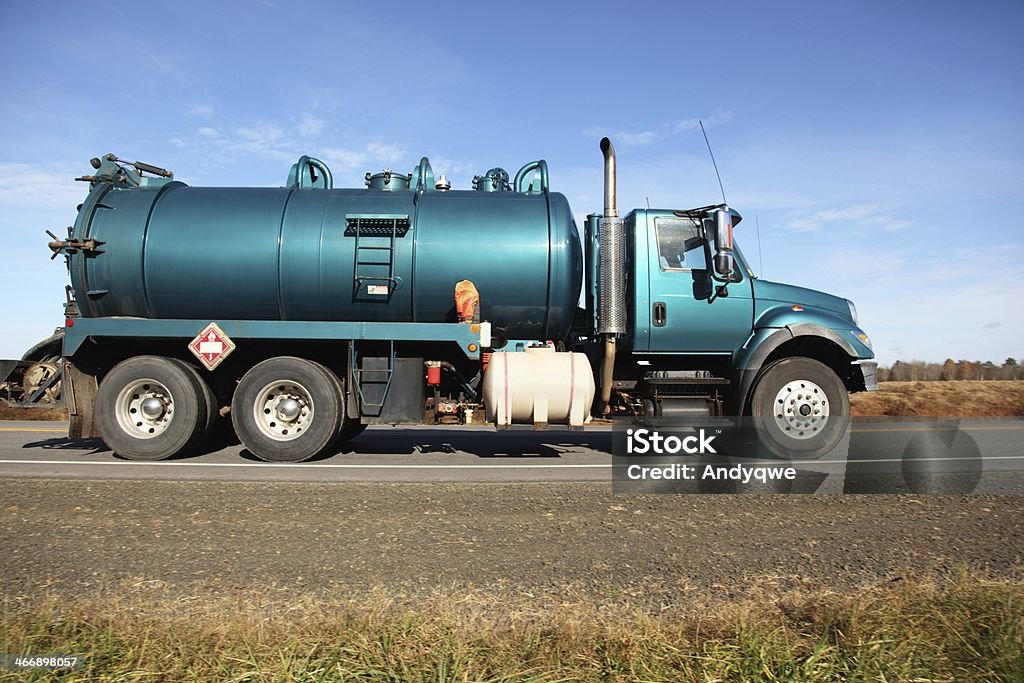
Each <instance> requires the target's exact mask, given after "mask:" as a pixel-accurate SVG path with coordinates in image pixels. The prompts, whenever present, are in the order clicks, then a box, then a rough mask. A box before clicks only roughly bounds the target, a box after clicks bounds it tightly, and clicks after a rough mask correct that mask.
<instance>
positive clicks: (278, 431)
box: [252, 380, 313, 441]
mask: <svg viewBox="0 0 1024 683" xmlns="http://www.w3.org/2000/svg"><path fill="white" fill-rule="evenodd" d="M252 410H253V419H254V421H255V422H256V426H257V427H258V428H259V430H260V432H261V433H263V435H264V436H267V437H269V438H271V439H273V440H274V441H291V440H292V439H297V438H299V437H300V436H302V434H303V433H304V432H305V431H306V429H307V428H308V427H309V425H310V423H311V422H312V421H313V398H312V396H311V395H310V393H309V391H308V390H307V389H306V388H305V387H304V386H302V385H301V384H299V383H298V382H293V381H291V380H278V381H276V382H271V383H270V384H267V385H266V386H265V387H263V388H262V389H260V390H259V392H257V394H256V400H255V401H254V402H253V406H252Z"/></svg>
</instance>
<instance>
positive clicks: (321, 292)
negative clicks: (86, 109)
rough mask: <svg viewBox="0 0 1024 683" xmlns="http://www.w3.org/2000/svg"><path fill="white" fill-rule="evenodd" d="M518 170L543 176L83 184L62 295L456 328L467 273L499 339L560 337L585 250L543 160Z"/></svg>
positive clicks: (97, 307) (142, 312) (210, 315)
mask: <svg viewBox="0 0 1024 683" xmlns="http://www.w3.org/2000/svg"><path fill="white" fill-rule="evenodd" d="M111 157H112V155H111ZM304 158H305V157H304ZM300 162H301V160H300ZM105 163H106V162H105ZM528 167H530V168H531V169H532V170H536V171H537V173H534V174H533V175H534V176H537V177H538V179H539V180H540V181H541V182H537V183H530V184H529V185H527V183H526V181H525V180H522V181H521V180H520V178H519V175H521V174H522V172H521V174H518V175H517V179H516V184H515V185H513V186H507V185H506V187H505V189H504V191H486V192H485V191H472V190H464V191H458V190H456V191H439V190H437V189H435V187H434V185H433V175H432V173H431V172H430V170H429V163H428V162H427V160H426V159H424V160H423V161H421V163H420V167H419V168H418V169H417V171H416V172H414V174H411V175H410V176H396V179H397V180H396V181H395V182H392V181H391V177H390V174H391V172H390V171H387V172H386V173H387V174H389V177H388V178H387V180H388V182H384V178H383V177H382V175H381V174H377V176H373V177H372V180H371V176H370V174H367V188H366V189H333V188H326V187H301V186H299V183H298V182H292V179H291V178H290V179H289V181H290V183H291V185H292V186H290V187H283V188H238V187H189V186H187V185H185V184H184V183H181V182H177V181H173V180H172V181H170V182H164V183H156V184H153V185H152V186H145V184H143V185H141V186H131V185H126V184H125V183H119V182H107V181H103V180H102V178H100V179H98V180H97V179H94V181H93V186H92V189H91V191H90V193H89V196H88V197H87V199H86V201H85V202H84V203H83V204H82V206H81V208H80V209H79V215H78V219H77V221H76V223H75V226H74V228H73V229H72V234H71V236H70V237H71V238H72V239H73V240H77V241H78V242H79V243H89V244H91V245H93V246H92V247H91V248H90V249H82V250H80V251H74V252H71V253H69V254H68V266H69V269H70V273H71V282H72V286H73V287H74V290H75V294H76V298H77V300H78V302H79V307H80V309H81V311H82V315H84V316H87V317H103V316H134V317H142V318H184V319H210V320H223V319H233V320H303V321H318V320H326V321H366V322H384V321H386V322H455V321H456V320H457V318H456V312H455V303H454V298H453V293H454V288H455V284H456V283H457V282H459V281H461V280H471V281H472V282H473V283H474V284H475V285H476V287H477V289H478V290H479V293H480V314H481V319H483V320H489V321H490V322H491V323H492V324H493V325H494V326H495V327H497V328H504V330H505V334H506V335H507V337H508V338H511V339H527V340H531V339H532V340H548V339H551V340H559V339H564V338H565V337H566V335H567V334H568V332H569V328H570V325H571V323H572V319H573V315H574V313H575V310H576V307H577V302H578V300H579V293H580V286H581V281H582V273H583V254H582V250H581V246H580V240H579V235H578V232H577V229H576V225H575V222H574V220H573V216H572V212H571V210H570V208H569V204H568V202H567V201H566V199H565V197H564V196H563V195H562V194H559V193H557V192H550V191H549V190H548V188H547V167H546V165H544V164H543V162H533V165H532V166H531V165H529V164H528V165H527V166H526V167H524V170H526V169H527V168H528ZM293 171H294V168H293ZM540 171H542V173H541V172H540ZM413 177H415V178H416V179H417V182H414V183H411V184H410V183H408V182H405V181H406V180H409V179H411V178H413ZM506 177H507V176H506ZM425 181H429V182H425ZM438 188H443V185H442V184H439V185H438Z"/></svg>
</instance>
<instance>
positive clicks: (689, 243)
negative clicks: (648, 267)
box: [654, 217, 708, 270]
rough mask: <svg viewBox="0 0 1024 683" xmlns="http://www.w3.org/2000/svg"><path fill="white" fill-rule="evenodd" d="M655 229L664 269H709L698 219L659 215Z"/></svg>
mask: <svg viewBox="0 0 1024 683" xmlns="http://www.w3.org/2000/svg"><path fill="white" fill-rule="evenodd" d="M654 230H655V233H656V235H657V238H658V263H659V264H661V269H662V270H707V267H708V265H707V260H706V258H705V254H704V242H703V240H702V239H701V235H700V228H699V227H698V225H697V223H696V221H693V220H690V219H688V218H676V217H659V218H655V219H654Z"/></svg>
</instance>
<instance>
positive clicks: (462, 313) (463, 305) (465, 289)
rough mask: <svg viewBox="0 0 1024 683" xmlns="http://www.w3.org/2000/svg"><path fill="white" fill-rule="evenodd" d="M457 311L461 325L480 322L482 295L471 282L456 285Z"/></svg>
mask: <svg viewBox="0 0 1024 683" xmlns="http://www.w3.org/2000/svg"><path fill="white" fill-rule="evenodd" d="M455 311H456V313H457V314H458V316H459V322H460V323H478V322H480V293H479V292H477V291H476V285H474V284H473V282H472V281H471V280H462V281H461V282H457V283H456V284H455Z"/></svg>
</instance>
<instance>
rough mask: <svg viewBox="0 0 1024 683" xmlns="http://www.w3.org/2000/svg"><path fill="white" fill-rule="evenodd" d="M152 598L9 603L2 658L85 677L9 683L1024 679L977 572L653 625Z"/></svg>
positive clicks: (478, 609) (1015, 590)
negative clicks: (47, 663)
mask: <svg viewBox="0 0 1024 683" xmlns="http://www.w3.org/2000/svg"><path fill="white" fill-rule="evenodd" d="M145 593H146V590H145V589H143V590H142V591H141V592H140V591H139V589H136V590H135V591H134V594H133V593H132V592H127V593H125V592H122V593H121V594H120V597H117V598H114V599H109V598H108V599H104V600H93V601H89V600H73V601H70V602H68V601H57V600H53V601H51V602H49V603H48V604H46V605H45V606H43V607H38V606H36V607H34V608H31V609H22V608H19V607H18V606H16V605H10V604H8V605H7V607H6V619H5V621H6V624H5V627H4V630H5V638H6V647H7V649H8V651H9V652H25V651H31V652H39V653H67V654H70V653H81V654H84V655H85V658H84V662H85V663H84V668H83V669H82V670H80V671H78V672H75V673H72V674H70V675H68V674H66V673H65V674H63V675H55V674H49V675H50V676H52V677H53V678H47V674H38V677H35V678H34V677H32V676H31V675H30V676H28V677H22V676H23V674H21V673H19V674H18V675H17V677H14V674H11V673H8V674H7V675H6V676H2V675H0V680H57V679H58V678H59V680H62V681H63V680H67V681H72V680H81V681H92V680H203V681H213V680H232V681H268V682H269V681H350V680H367V681H449V680H451V681H455V680H458V681H466V680H472V681H634V680H639V681H668V680H672V681H733V680H735V681H780V680H781V681H840V680H842V681H848V680H849V681H853V680H858V681H897V680H898V681H1006V682H1009V681H1020V680H1024V619H1022V617H1024V584H1020V583H1007V582H986V581H983V580H980V579H978V578H973V577H970V576H968V575H967V574H962V575H961V576H960V577H959V578H957V579H954V580H952V581H950V582H948V583H946V584H944V585H943V584H935V583H930V582H923V581H909V582H905V583H901V584H897V585H893V586H886V587H881V588H875V589H867V590H863V591H860V592H858V593H857V594H856V595H854V596H851V595H839V594H835V593H829V592H825V593H821V594H807V593H798V594H792V595H775V596H771V595H764V596H762V595H751V596H750V597H749V598H748V599H746V600H742V601H739V602H735V603H730V604H724V605H721V606H718V607H717V608H716V609H713V610H698V609H691V610H689V611H684V612H677V611H668V612H665V613H660V614H659V613H652V612H650V611H640V610H637V609H631V608H630V607H628V606H618V607H616V606H614V605H608V604H595V603H592V602H569V603H566V604H561V605H552V606H549V607H539V608H538V606H537V604H536V601H533V600H528V599H516V598H496V597H494V596H492V595H489V594H485V593H482V592H479V591H474V590H469V591H464V592H458V593H451V594H446V595H437V596H435V597H434V598H433V599H432V600H431V601H429V603H428V604H427V605H424V606H421V608H420V609H417V610H416V611H412V610H410V609H409V608H406V607H402V606H399V605H396V604H395V603H394V602H393V601H391V600H390V599H389V598H388V597H387V596H385V595H381V594H373V595H366V596H360V597H359V598H355V599H350V600H348V601H341V602H338V603H336V604H330V603H325V602H323V601H305V602H302V601H300V602H295V603H292V604H286V605H281V604H268V603H260V602H259V601H253V602H244V601H239V600H225V601H222V603H218V602H216V601H213V602H203V603H195V602H191V601H161V600H159V599H158V600H156V601H154V600H153V599H152V598H147V597H146V596H145Z"/></svg>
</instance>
